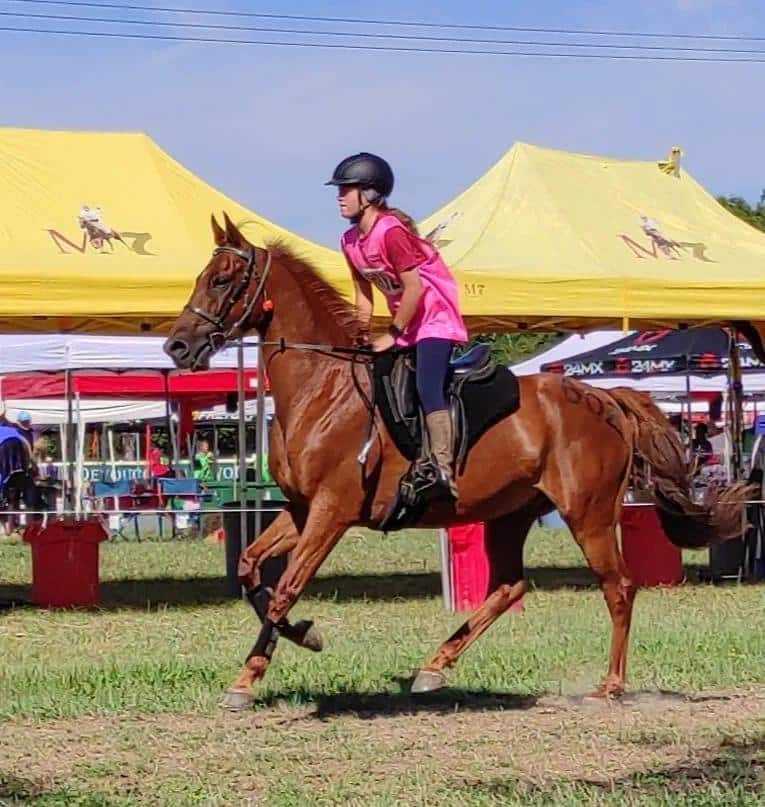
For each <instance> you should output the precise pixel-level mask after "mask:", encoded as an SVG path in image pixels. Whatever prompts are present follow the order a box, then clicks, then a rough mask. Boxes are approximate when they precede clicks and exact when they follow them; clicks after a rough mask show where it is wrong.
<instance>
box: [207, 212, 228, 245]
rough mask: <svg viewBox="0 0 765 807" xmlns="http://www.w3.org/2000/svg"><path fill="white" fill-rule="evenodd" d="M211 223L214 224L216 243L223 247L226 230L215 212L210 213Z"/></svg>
mask: <svg viewBox="0 0 765 807" xmlns="http://www.w3.org/2000/svg"><path fill="white" fill-rule="evenodd" d="M210 224H211V225H212V231H213V238H214V239H215V243H216V244H217V245H218V246H219V247H222V246H223V245H224V244H225V243H226V231H225V230H224V229H223V227H221V226H220V224H218V220H217V219H216V218H215V214H214V213H213V214H211V215H210Z"/></svg>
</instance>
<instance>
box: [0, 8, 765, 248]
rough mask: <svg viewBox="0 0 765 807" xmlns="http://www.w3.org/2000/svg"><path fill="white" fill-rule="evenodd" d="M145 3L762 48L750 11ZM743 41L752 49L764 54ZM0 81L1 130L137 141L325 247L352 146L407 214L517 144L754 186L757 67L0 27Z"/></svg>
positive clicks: (453, 189)
mask: <svg viewBox="0 0 765 807" xmlns="http://www.w3.org/2000/svg"><path fill="white" fill-rule="evenodd" d="M128 1H129V0H128ZM143 2H144V4H147V5H148V4H153V3H156V4H157V5H167V6H171V5H181V6H195V7H199V8H229V9H250V10H257V11H272V12H277V13H298V14H300V13H305V14H320V15H336V16H380V17H386V18H395V19H419V20H422V19H427V20H430V21H433V22H453V23H473V24H475V23H483V24H499V25H503V24H504V25H531V26H551V27H577V28H593V27H594V28H598V29H603V28H613V29H619V30H648V31H651V30H653V31H667V32H669V31H672V32H693V33H718V34H719V33H728V34H745V35H749V36H757V35H760V36H765V3H763V2H762V0H740V1H737V0H665V1H664V2H660V1H659V0H644V2H642V3H635V2H634V0H632V1H631V2H622V0H611V1H610V2H595V1H594V0H593V1H591V2H564V1H563V0H549V1H548V2H545V0H538V2H535V3H529V2H527V3H519V2H508V1H507V0H505V2H495V0H484V1H483V2H480V3H478V2H454V1H453V0H439V2H423V1H422V0H421V1H420V2H418V3H416V4H413V3H411V2H403V1H402V0H388V2H386V3H385V4H384V5H383V6H379V5H378V6H374V7H373V6H371V5H368V6H367V7H365V6H364V5H363V4H359V3H358V2H345V3H341V2H321V3H319V2H313V3H310V2H296V1H294V0H283V1H282V2H271V3H252V2H249V3H246V2H229V3H221V2H220V0H187V2H183V3H181V2H180V0H161V1H160V0H143ZM24 8H27V9H28V10H29V11H46V10H47V11H55V9H53V8H51V7H32V6H28V5H22V4H17V3H13V2H6V0H0V10H4V11H10V10H12V11H18V10H23V9H24ZM60 11H61V13H67V14H83V13H86V10H85V9H74V8H69V9H64V8H62V9H60ZM89 13H94V14H98V13H99V12H97V11H91V12H89ZM114 16H119V14H118V13H117V12H114ZM123 16H124V12H123ZM147 16H148V18H149V19H150V18H151V15H147ZM156 19H168V17H167V16H160V15H158V16H157V17H156ZM224 22H225V20H224ZM23 24H24V23H23V22H21V21H17V20H13V19H11V18H5V19H4V20H3V21H1V22H0V25H23ZM248 24H251V25H256V24H258V22H257V21H255V20H252V21H250V22H249V23H248ZM274 24H275V25H276V24H278V23H274ZM58 25H59V27H64V26H65V25H66V23H59V24H58ZM51 27H55V24H51ZM335 27H337V26H335ZM434 33H436V34H442V35H443V33H445V32H439V31H436V32H434ZM495 36H497V37H503V38H513V35H512V34H510V33H497V34H495ZM548 38H549V37H548ZM708 44H709V45H710V46H715V45H716V46H725V44H726V43H719V42H718V43H714V42H712V43H708ZM728 46H734V47H736V46H735V45H731V44H730V43H728ZM738 47H752V48H761V49H763V50H765V41H763V42H760V43H757V42H753V43H747V44H745V45H738ZM0 76H2V77H3V80H2V84H1V86H0V124H2V125H6V126H29V127H40V128H65V129H105V130H143V131H146V132H148V133H149V134H150V135H151V136H152V137H153V138H155V139H156V140H157V141H158V142H159V143H160V145H161V146H162V147H163V148H165V149H166V150H168V151H169V152H170V153H171V154H172V155H173V156H175V157H176V158H177V159H179V160H180V161H181V162H183V163H185V164H186V165H187V166H188V167H189V168H191V169H192V170H194V171H195V172H196V173H198V174H199V175H200V176H202V177H203V178H205V179H206V180H207V181H209V182H211V183H212V184H214V185H216V186H217V187H219V188H220V189H221V190H223V191H225V192H226V193H228V194H229V195H231V196H233V197H235V198H237V199H238V200H240V201H242V202H243V203H244V204H246V205H248V206H249V207H251V208H252V209H255V210H257V211H258V212H260V213H261V214H263V215H265V216H268V217H269V218H272V219H274V220H275V221H277V222H279V223H280V224H283V225H284V226H286V227H289V228H291V229H293V230H295V231H297V232H300V233H302V234H304V235H306V236H308V237H310V238H313V239H315V240H317V241H321V242H323V243H326V244H330V245H334V244H335V243H336V240H337V237H338V236H339V233H340V231H341V229H342V222H341V220H340V219H339V218H338V217H337V215H336V207H335V203H334V197H333V194H332V191H331V190H330V189H327V188H324V187H323V185H322V182H323V181H324V179H325V178H326V176H327V175H328V174H329V172H331V170H332V168H333V166H334V164H335V163H336V162H337V161H338V160H339V159H340V158H341V157H343V156H344V155H345V154H346V153H348V152H353V151H358V150H361V149H365V150H370V151H377V152H379V153H381V154H383V155H385V156H386V157H387V158H388V159H389V160H390V161H391V163H392V164H393V166H394V168H395V170H396V174H397V190H396V193H395V198H394V201H395V203H396V204H398V205H400V206H401V207H402V208H404V209H406V210H408V211H410V212H411V213H412V214H413V215H414V216H415V217H420V216H424V215H427V214H428V213H430V212H431V211H432V210H434V209H435V208H437V207H439V206H440V205H442V204H443V203H444V202H446V201H448V200H449V199H450V198H451V197H452V196H454V195H455V194H456V193H458V192H459V191H460V190H461V189H463V188H464V187H465V186H466V185H468V184H469V183H470V182H472V181H473V180H474V179H476V178H477V177H478V176H480V174H482V173H483V172H484V171H485V170H486V169H487V168H488V167H489V166H490V165H492V164H493V163H494V162H495V160H496V159H497V158H498V157H499V156H500V155H501V154H502V153H503V152H504V151H505V150H506V149H507V148H509V147H510V145H511V144H512V143H513V141H515V140H525V141H528V142H532V143H536V144H539V145H544V146H550V147H554V148H561V149H567V150H572V151H581V152H589V153H598V154H605V155H610V156H621V157H631V158H641V159H642V158H646V159H654V158H657V159H658V158H662V157H663V156H664V155H665V153H666V152H667V150H668V148H669V147H670V146H671V145H673V144H675V143H677V144H680V145H682V146H683V148H684V150H685V153H686V157H685V162H684V164H685V166H686V167H687V168H688V169H689V170H690V171H691V172H692V173H693V174H694V175H695V176H696V178H697V179H699V180H700V181H701V182H702V183H703V184H704V185H706V187H707V188H709V190H711V191H712V192H714V193H736V194H739V195H743V196H745V197H746V198H748V199H750V200H756V199H757V198H758V197H759V194H760V191H761V189H762V188H763V187H765V150H763V148H762V133H763V131H765V105H763V103H762V87H763V85H764V82H763V77H764V76H765V64H744V65H725V64H685V63H654V62H611V61H600V60H598V61H588V60H565V61H562V60H544V59H534V58H515V59H513V58H496V57H489V56H480V57H476V56H454V55H452V56H446V55H427V54H396V53H376V54H372V53H350V52H341V51H323V50H302V49H296V48H257V47H243V46H235V45H225V46H219V45H215V46H212V45H210V46H206V45H200V44H189V43H181V44H178V43H173V44H169V43H157V42H138V41H120V40H109V41H100V40H86V39H78V38H71V39H70V38H55V37H42V36H36V35H24V34H12V33H3V32H0ZM582 192H583V193H586V189H583V191H582Z"/></svg>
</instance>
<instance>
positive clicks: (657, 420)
mask: <svg viewBox="0 0 765 807" xmlns="http://www.w3.org/2000/svg"><path fill="white" fill-rule="evenodd" d="M609 392H610V394H611V395H612V396H613V398H614V400H615V401H616V402H617V404H619V407H620V408H621V409H622V411H623V412H624V413H625V414H626V415H627V416H628V417H629V418H631V419H632V420H633V421H634V423H635V427H636V435H635V445H634V450H635V452H636V453H637V454H639V455H640V457H641V458H642V459H643V460H644V461H645V462H646V463H647V464H648V465H649V466H650V468H651V472H652V474H651V479H652V483H653V486H652V487H653V497H654V501H655V502H656V505H657V511H658V514H659V519H660V520H661V525H662V527H663V528H664V532H665V533H666V534H667V537H668V538H669V540H670V541H672V543H673V544H675V546H679V547H682V548H683V549H698V548H700V547H704V546H711V545H712V544H718V543H720V542H722V541H725V540H727V539H728V538H733V537H735V536H737V535H741V533H742V532H743V531H744V529H745V526H746V525H745V519H744V513H745V504H746V499H747V495H748V493H749V486H748V485H746V484H745V483H740V482H739V483H736V484H734V485H730V486H728V487H724V488H720V489H715V488H713V487H711V486H710V488H709V489H708V492H707V495H706V496H705V498H704V501H703V502H702V503H700V504H697V503H696V502H694V501H693V500H692V499H691V486H692V481H691V479H692V478H691V473H690V470H689V468H688V463H687V462H686V459H685V452H684V450H683V446H682V443H681V442H680V438H679V436H678V434H677V433H676V432H675V430H674V429H673V428H672V426H671V425H670V423H669V422H668V420H667V418H666V417H665V415H664V413H663V412H662V411H661V409H659V407H658V406H656V404H654V403H653V401H652V400H651V398H650V396H649V395H647V394H646V393H644V392H638V391H637V390H633V389H629V388H627V387H618V388H616V389H612V390H609Z"/></svg>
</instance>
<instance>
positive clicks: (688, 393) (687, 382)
mask: <svg viewBox="0 0 765 807" xmlns="http://www.w3.org/2000/svg"><path fill="white" fill-rule="evenodd" d="M685 399H686V403H687V405H688V446H687V450H688V461H689V462H693V405H692V404H693V399H692V397H691V367H690V362H689V359H688V354H686V356H685ZM680 422H681V423H682V419H681V421H680Z"/></svg>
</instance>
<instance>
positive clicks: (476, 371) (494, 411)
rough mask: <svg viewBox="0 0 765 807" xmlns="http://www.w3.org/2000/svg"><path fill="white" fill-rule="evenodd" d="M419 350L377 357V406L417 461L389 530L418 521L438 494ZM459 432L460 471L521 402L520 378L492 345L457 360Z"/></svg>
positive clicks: (451, 389) (454, 404) (453, 373)
mask: <svg viewBox="0 0 765 807" xmlns="http://www.w3.org/2000/svg"><path fill="white" fill-rule="evenodd" d="M415 372H416V367H415V352H414V350H413V349H409V350H403V351H386V352H384V353H380V354H377V355H376V356H375V360H374V368H373V376H374V392H375V403H376V406H377V410H378V411H379V413H380V416H381V417H382V420H383V422H384V423H385V426H386V428H387V430H388V433H389V434H390V436H391V438H392V440H393V441H394V443H395V444H396V446H397V447H398V449H399V451H400V452H401V453H402V454H403V455H404V457H406V459H408V460H409V461H410V463H411V465H410V467H409V470H408V471H407V472H406V473H405V474H404V476H403V477H402V478H401V480H400V481H399V490H398V495H397V497H396V500H395V501H394V503H393V504H392V506H391V509H390V511H389V513H388V515H387V516H386V517H385V519H384V521H383V523H382V524H381V525H380V526H381V529H384V530H385V531H392V530H396V529H402V528H403V527H407V526H411V525H412V524H414V523H416V522H417V521H418V520H419V519H420V518H421V517H422V515H423V513H424V512H425V510H426V508H427V506H428V504H429V503H430V501H431V500H432V497H429V496H428V493H429V491H431V490H433V488H434V480H435V479H436V477H437V475H438V469H437V468H436V466H435V465H434V463H433V459H432V457H431V453H430V447H429V445H428V431H427V428H426V425H425V413H424V412H423V410H422V408H421V406H420V402H419V398H418V396H417V386H416V379H415ZM446 388H447V389H446V392H447V403H448V407H449V414H450V416H451V419H452V434H453V435H454V446H453V452H454V465H455V468H454V470H455V473H462V472H463V471H464V468H465V463H466V462H467V458H468V455H469V453H470V449H471V448H472V447H473V446H474V445H475V443H477V442H478V440H479V438H480V437H481V436H482V435H483V434H484V433H485V432H486V431H487V430H488V429H490V428H491V427H492V426H494V425H495V424H496V423H498V422H499V421H500V420H502V419H503V418H505V417H507V416H508V415H511V414H512V413H513V412H515V411H516V410H517V409H518V407H519V405H520V393H519V385H518V379H517V378H516V377H515V376H514V375H513V373H512V372H511V371H510V370H509V369H508V368H507V367H504V366H501V365H497V364H496V363H495V362H494V360H493V359H492V357H491V349H490V347H489V346H488V345H483V344H481V345H476V346H475V347H473V348H471V349H470V350H468V351H467V352H465V353H463V354H462V355H461V356H458V357H456V358H454V359H452V361H451V363H450V366H449V374H448V377H447V382H446Z"/></svg>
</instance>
